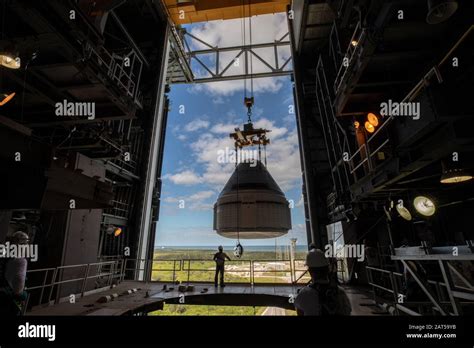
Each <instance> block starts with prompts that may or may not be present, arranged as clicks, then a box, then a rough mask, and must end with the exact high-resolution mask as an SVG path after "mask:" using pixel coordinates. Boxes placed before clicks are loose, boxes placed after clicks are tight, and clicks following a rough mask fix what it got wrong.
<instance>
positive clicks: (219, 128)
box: [211, 123, 236, 134]
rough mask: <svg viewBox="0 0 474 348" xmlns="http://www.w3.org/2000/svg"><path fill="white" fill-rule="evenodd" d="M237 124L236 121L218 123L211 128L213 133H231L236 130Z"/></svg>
mask: <svg viewBox="0 0 474 348" xmlns="http://www.w3.org/2000/svg"><path fill="white" fill-rule="evenodd" d="M235 127H236V125H235V124H234V123H227V124H223V123H218V124H216V125H214V126H212V128H211V132H212V133H217V134H230V133H232V132H234V129H235Z"/></svg>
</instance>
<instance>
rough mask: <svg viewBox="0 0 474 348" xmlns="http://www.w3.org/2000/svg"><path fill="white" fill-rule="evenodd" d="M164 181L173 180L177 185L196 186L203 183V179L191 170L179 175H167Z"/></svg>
mask: <svg viewBox="0 0 474 348" xmlns="http://www.w3.org/2000/svg"><path fill="white" fill-rule="evenodd" d="M163 178H164V179H168V180H171V182H173V183H174V184H176V185H195V184H199V183H201V181H202V179H201V178H200V177H199V175H197V174H196V173H195V172H193V171H191V170H184V171H182V172H180V173H177V174H173V175H172V174H166V175H164V176H163Z"/></svg>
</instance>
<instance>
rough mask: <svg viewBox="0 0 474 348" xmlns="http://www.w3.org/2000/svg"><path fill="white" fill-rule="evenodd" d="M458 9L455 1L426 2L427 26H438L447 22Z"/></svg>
mask: <svg viewBox="0 0 474 348" xmlns="http://www.w3.org/2000/svg"><path fill="white" fill-rule="evenodd" d="M457 9H458V2H457V1H456V0H428V14H427V15H426V22H427V23H428V24H438V23H442V22H444V21H446V20H448V19H449V18H450V17H451V16H452V15H453V14H454V12H456V10H457Z"/></svg>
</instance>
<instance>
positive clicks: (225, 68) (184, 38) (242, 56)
mask: <svg viewBox="0 0 474 348" xmlns="http://www.w3.org/2000/svg"><path fill="white" fill-rule="evenodd" d="M177 33H178V34H177V35H176V36H175V37H174V38H175V40H176V38H178V39H179V40H181V44H175V45H172V46H171V48H172V52H171V56H170V62H169V64H168V82H169V83H207V82H217V81H229V80H241V79H247V78H250V77H252V78H259V77H273V76H287V75H291V74H292V73H293V69H292V64H291V61H292V58H291V54H289V57H288V58H287V59H285V60H284V62H280V57H279V52H278V49H279V48H282V47H287V48H288V50H289V47H290V41H289V38H288V35H289V34H288V33H286V34H285V35H283V36H282V37H281V38H280V39H278V40H275V41H273V42H268V43H260V44H253V45H241V46H231V47H219V46H213V45H212V44H210V43H208V42H206V41H204V40H202V39H200V38H198V37H196V36H194V35H193V34H191V33H189V32H187V31H186V30H185V29H181V30H178V32H177ZM196 45H201V46H202V45H203V46H205V47H206V48H205V49H199V50H198V49H194V50H193V49H192V47H194V46H196ZM183 49H184V56H185V59H182V57H183V52H182V50H183ZM259 49H268V52H270V51H271V54H272V58H271V59H265V58H264V57H262V55H261V53H260V54H259V53H258V50H259ZM229 52H235V55H233V56H232V59H230V60H226V61H225V62H224V64H222V65H221V63H222V56H223V53H229ZM288 52H289V51H288ZM209 55H211V59H210V62H206V61H204V58H205V57H206V56H207V57H209ZM252 59H256V60H257V61H259V62H260V63H262V64H263V65H264V66H265V71H257V72H253V73H252V72H251V71H250V64H249V62H250V60H252ZM193 62H196V63H197V64H198V66H200V67H202V68H203V69H204V71H205V72H206V74H207V75H206V76H197V75H198V74H197V73H196V71H191V74H189V70H188V69H189V68H188V67H192V66H193V65H192V63H193ZM240 62H242V64H243V73H239V74H231V73H230V69H231V67H232V66H239V65H240Z"/></svg>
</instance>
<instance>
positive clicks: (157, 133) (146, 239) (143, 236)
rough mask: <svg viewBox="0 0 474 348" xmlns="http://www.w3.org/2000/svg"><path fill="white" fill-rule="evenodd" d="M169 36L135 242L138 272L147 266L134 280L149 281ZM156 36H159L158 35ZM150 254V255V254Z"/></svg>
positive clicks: (163, 123)
mask: <svg viewBox="0 0 474 348" xmlns="http://www.w3.org/2000/svg"><path fill="white" fill-rule="evenodd" d="M169 33H170V28H169V26H168V25H166V29H165V33H164V46H163V55H162V58H161V60H160V62H161V68H160V75H159V78H158V83H157V85H156V88H155V91H156V94H155V99H154V107H153V126H152V135H151V143H150V151H149V153H148V158H147V161H148V162H147V163H148V166H147V170H146V176H145V191H144V195H143V202H142V203H143V204H142V211H141V216H140V236H139V241H138V250H137V258H138V259H141V261H140V262H138V263H137V264H138V266H139V268H141V269H144V268H145V267H147V269H146V270H140V271H139V272H137V274H138V279H137V280H148V279H149V278H150V275H151V267H150V266H151V264H148V263H147V262H145V260H146V259H150V258H153V248H154V243H155V240H154V237H155V231H153V230H152V228H151V227H152V223H151V220H152V209H151V208H152V200H153V190H154V188H155V184H156V175H157V172H158V163H161V161H160V160H159V158H160V157H161V156H163V153H160V151H159V144H160V141H161V136H162V134H164V133H163V132H162V128H163V127H166V124H165V122H164V117H163V114H164V103H165V85H166V71H167V69H168V57H169V51H170V47H169V40H168V38H169ZM157 35H158V34H157ZM150 254H151V255H150Z"/></svg>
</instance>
